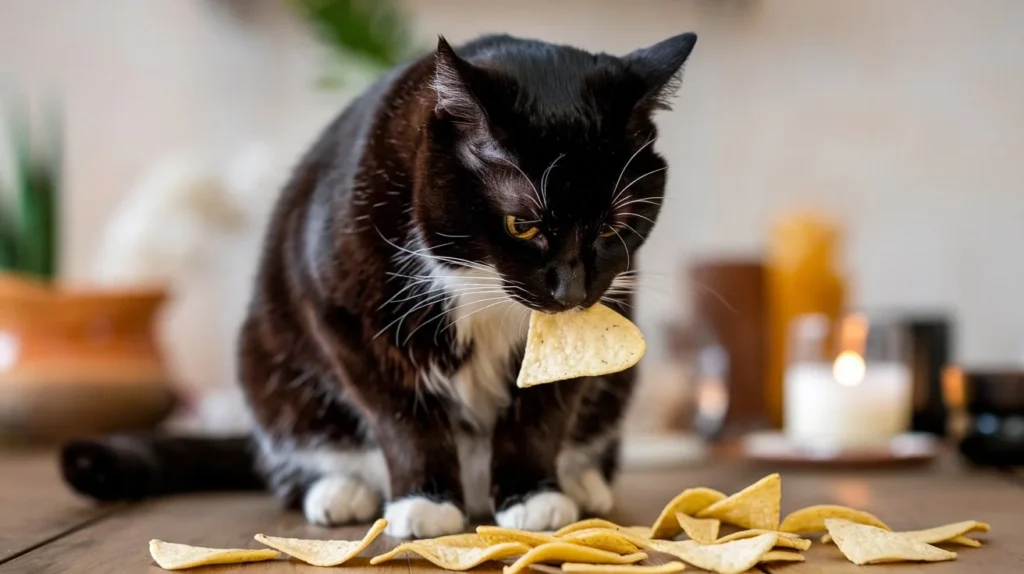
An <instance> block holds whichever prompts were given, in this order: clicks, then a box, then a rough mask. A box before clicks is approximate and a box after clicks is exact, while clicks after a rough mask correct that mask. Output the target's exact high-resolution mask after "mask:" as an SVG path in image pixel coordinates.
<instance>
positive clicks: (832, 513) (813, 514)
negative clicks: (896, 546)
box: [779, 504, 891, 542]
mask: <svg viewBox="0 0 1024 574" xmlns="http://www.w3.org/2000/svg"><path fill="white" fill-rule="evenodd" d="M826 518H842V519H843V520H849V521H850V522H856V523H857V524H867V525H868V526H874V527H876V528H881V529H882V530H891V528H889V527H888V526H886V524H885V523H884V522H882V521H881V520H879V519H878V518H877V517H876V516H875V515H873V514H871V513H868V512H864V511H863V510H857V509H854V508H849V507H847V506H839V505H838V504H818V505H815V506H808V507H807V508H801V509H800V510H797V511H795V512H791V513H789V514H788V515H787V516H786V518H785V519H783V521H782V524H780V525H779V530H781V531H783V532H792V533H794V534H806V533H809V532H825V519H826ZM822 542H824V541H822Z"/></svg>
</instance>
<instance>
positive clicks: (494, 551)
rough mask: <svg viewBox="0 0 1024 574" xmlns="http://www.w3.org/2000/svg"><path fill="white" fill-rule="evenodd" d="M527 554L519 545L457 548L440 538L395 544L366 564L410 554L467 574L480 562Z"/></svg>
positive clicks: (503, 544) (459, 546) (524, 547)
mask: <svg viewBox="0 0 1024 574" xmlns="http://www.w3.org/2000/svg"><path fill="white" fill-rule="evenodd" d="M455 536H459V535H455ZM481 542H482V541H481ZM471 544H472V542H471ZM529 551H530V547H529V546H527V545H525V544H521V543H519V542H505V543H502V544H495V545H493V546H487V545H486V544H484V545H483V546H462V545H459V544H458V540H452V541H448V542H444V541H442V539H441V538H434V539H431V540H414V541H412V542H406V543H404V544H399V545H398V546H397V547H396V548H395V549H394V550H392V551H391V552H387V553H384V554H381V555H379V556H374V557H373V558H371V559H370V564H374V565H376V564H381V563H383V562H387V561H389V560H391V559H393V558H395V557H397V556H399V555H400V554H404V553H406V552H411V553H413V554H418V555H419V556H422V557H423V558H425V559H426V560H428V561H429V562H430V563H431V564H434V565H435V566H437V567H439V568H443V569H445V570H469V569H470V568H475V567H477V566H479V565H481V564H483V563H484V562H489V561H491V560H504V559H506V558H512V557H513V556H522V555H524V554H526V553H527V552H529Z"/></svg>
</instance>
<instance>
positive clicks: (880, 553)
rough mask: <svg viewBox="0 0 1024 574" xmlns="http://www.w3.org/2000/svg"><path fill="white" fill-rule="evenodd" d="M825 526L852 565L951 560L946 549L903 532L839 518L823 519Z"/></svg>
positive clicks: (950, 555)
mask: <svg viewBox="0 0 1024 574" xmlns="http://www.w3.org/2000/svg"><path fill="white" fill-rule="evenodd" d="M825 527H826V528H828V532H829V534H831V535H832V538H833V539H834V540H835V541H836V546H838V547H839V551H840V552H842V553H843V555H844V556H846V558H847V559H848V560H849V561H850V562H853V563H854V564H857V565H862V564H877V563H880V562H940V561H943V560H955V559H956V552H949V551H946V550H943V549H941V548H937V547H935V546H931V545H930V544H925V543H924V542H918V541H917V540H914V539H913V538H910V537H908V536H906V535H904V534H899V533H896V532H889V531H888V530H883V529H881V528H878V527H875V526H868V525H865V524H857V523H856V522H850V521H849V520H844V519H842V518H827V519H825Z"/></svg>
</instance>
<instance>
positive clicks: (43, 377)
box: [0, 273, 175, 440]
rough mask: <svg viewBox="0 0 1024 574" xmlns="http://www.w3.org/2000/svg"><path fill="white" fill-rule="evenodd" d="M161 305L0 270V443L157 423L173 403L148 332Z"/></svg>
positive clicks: (155, 299)
mask: <svg viewBox="0 0 1024 574" xmlns="http://www.w3.org/2000/svg"><path fill="white" fill-rule="evenodd" d="M166 298H167V293H166V292H165V291H164V290H162V289H139V290H123V291H112V290H105V289H104V290H88V289H68V288H54V287H50V286H49V285H46V284H43V283H37V282H34V281H31V280H28V279H25V278H23V277H21V276H15V275H8V274H2V273H0V436H8V437H11V436H13V437H16V438H24V439H43V440H59V439H64V438H67V437H70V436H76V435H84V434H92V433H102V432H113V431H121V430H129V429H139V428H146V427H151V426H154V425H156V424H157V423H159V422H160V421H162V420H163V419H164V418H165V417H166V416H167V415H168V414H169V413H170V411H171V410H172V408H173V406H174V402H175V401H174V395H173V393H172V391H171V385H170V381H169V376H168V373H167V369H166V366H165V362H164V360H163V356H162V355H161V353H160V350H159V348H158V346H157V343H156V340H155V333H154V331H155V329H154V324H155V318H156V315H157V312H158V311H159V310H160V308H161V307H162V305H163V303H164V301H165V300H166Z"/></svg>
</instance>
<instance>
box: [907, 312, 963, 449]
mask: <svg viewBox="0 0 1024 574" xmlns="http://www.w3.org/2000/svg"><path fill="white" fill-rule="evenodd" d="M897 321H898V323H899V324H900V326H901V328H902V329H903V330H904V331H905V335H904V337H905V338H906V340H907V344H908V347H909V348H908V352H909V360H908V366H909V367H910V376H911V380H912V386H913V414H912V419H911V422H910V428H911V430H913V431H917V432H927V433H931V434H934V435H937V436H946V424H947V419H948V413H947V412H946V405H945V402H944V401H943V400H942V376H943V371H944V370H945V368H946V367H947V366H949V365H950V364H951V363H952V361H953V357H954V356H955V353H954V352H953V348H952V345H953V340H954V339H953V328H954V327H953V321H952V320H951V319H950V318H948V317H947V316H945V315H944V314H938V313H935V314H927V315H926V314H921V313H901V314H900V315H899V316H898V317H897Z"/></svg>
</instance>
